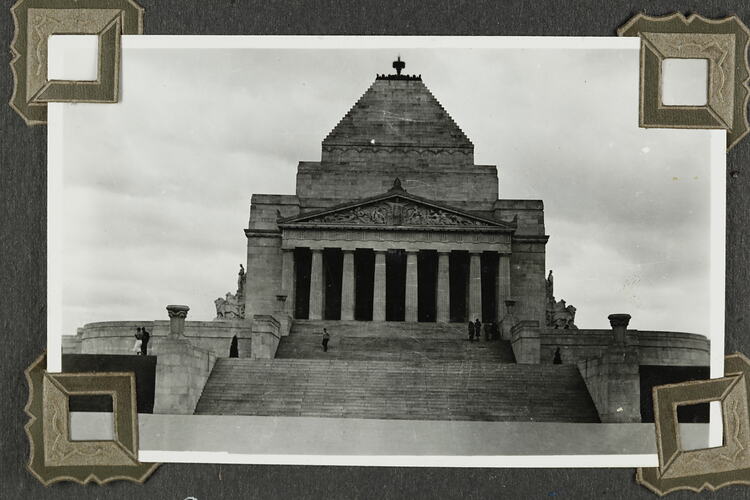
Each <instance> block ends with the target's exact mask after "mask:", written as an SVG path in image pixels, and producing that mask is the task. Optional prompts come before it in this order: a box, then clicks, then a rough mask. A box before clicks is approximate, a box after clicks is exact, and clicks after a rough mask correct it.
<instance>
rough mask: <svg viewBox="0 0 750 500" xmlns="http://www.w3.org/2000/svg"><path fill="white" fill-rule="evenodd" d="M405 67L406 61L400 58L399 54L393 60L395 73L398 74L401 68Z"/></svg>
mask: <svg viewBox="0 0 750 500" xmlns="http://www.w3.org/2000/svg"><path fill="white" fill-rule="evenodd" d="M405 67H406V63H405V62H404V61H402V60H401V55H400V54H399V56H398V58H397V59H396V60H395V61H393V69H395V70H396V74H397V75H400V74H401V70H402V69H404V68H405Z"/></svg>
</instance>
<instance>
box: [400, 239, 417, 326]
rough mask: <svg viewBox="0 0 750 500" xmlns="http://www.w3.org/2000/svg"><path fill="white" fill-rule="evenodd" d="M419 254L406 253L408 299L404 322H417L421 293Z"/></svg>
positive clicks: (412, 251) (409, 251)
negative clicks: (418, 288)
mask: <svg viewBox="0 0 750 500" xmlns="http://www.w3.org/2000/svg"><path fill="white" fill-rule="evenodd" d="M417 268H418V265H417V252H416V251H415V250H408V251H407V252H406V298H405V304H404V306H405V308H404V310H405V314H404V320H405V321H409V322H412V323H414V322H416V321H417V307H418V303H419V291H418V290H417V286H418V285H417V283H418V279H417Z"/></svg>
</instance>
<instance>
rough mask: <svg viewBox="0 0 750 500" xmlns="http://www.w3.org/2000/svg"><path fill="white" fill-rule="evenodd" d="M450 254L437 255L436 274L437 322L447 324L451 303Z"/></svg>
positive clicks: (441, 253) (440, 253)
mask: <svg viewBox="0 0 750 500" xmlns="http://www.w3.org/2000/svg"><path fill="white" fill-rule="evenodd" d="M450 255H451V254H450V252H439V253H438V272H437V293H436V295H437V321H438V322H439V323H448V322H449V321H450V315H451V311H450V303H451V302H450V301H451V278H450Z"/></svg>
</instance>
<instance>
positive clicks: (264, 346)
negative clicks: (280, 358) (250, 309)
mask: <svg viewBox="0 0 750 500" xmlns="http://www.w3.org/2000/svg"><path fill="white" fill-rule="evenodd" d="M280 328H281V323H280V322H279V320H278V319H276V318H274V317H273V316H269V315H265V314H256V315H255V316H253V328H252V346H251V353H250V357H251V358H252V359H273V358H274V357H276V348H277V347H278V346H279V338H280V337H281V333H280Z"/></svg>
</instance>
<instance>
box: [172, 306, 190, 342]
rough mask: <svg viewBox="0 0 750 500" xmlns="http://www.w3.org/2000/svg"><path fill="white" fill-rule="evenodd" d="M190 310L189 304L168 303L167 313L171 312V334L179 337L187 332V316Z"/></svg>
mask: <svg viewBox="0 0 750 500" xmlns="http://www.w3.org/2000/svg"><path fill="white" fill-rule="evenodd" d="M189 310H190V308H189V307H188V306H183V305H168V306H167V314H169V336H170V338H177V337H180V336H182V335H183V334H184V333H185V318H187V313H188V311H189Z"/></svg>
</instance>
